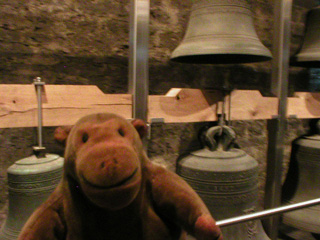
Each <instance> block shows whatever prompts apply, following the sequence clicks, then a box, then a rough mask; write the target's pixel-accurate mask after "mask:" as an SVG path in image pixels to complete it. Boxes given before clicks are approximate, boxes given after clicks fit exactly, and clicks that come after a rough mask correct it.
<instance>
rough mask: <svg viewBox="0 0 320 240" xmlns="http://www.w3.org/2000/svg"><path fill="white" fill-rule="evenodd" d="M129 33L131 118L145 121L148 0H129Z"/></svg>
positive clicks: (147, 92) (147, 86) (146, 109)
mask: <svg viewBox="0 0 320 240" xmlns="http://www.w3.org/2000/svg"><path fill="white" fill-rule="evenodd" d="M130 4H131V10H130V33H129V48H130V56H129V93H130V94H132V118H140V119H142V120H144V121H147V117H148V95H149V72H148V68H149V66H148V59H149V51H148V49H149V18H150V1H149V0H131V1H130Z"/></svg>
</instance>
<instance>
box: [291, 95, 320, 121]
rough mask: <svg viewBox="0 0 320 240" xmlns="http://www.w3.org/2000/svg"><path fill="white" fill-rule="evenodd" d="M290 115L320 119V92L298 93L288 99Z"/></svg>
mask: <svg viewBox="0 0 320 240" xmlns="http://www.w3.org/2000/svg"><path fill="white" fill-rule="evenodd" d="M288 115H292V116H295V117H297V118H320V92H296V93H295V94H294V97H290V98H289V99H288Z"/></svg>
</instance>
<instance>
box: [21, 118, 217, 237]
mask: <svg viewBox="0 0 320 240" xmlns="http://www.w3.org/2000/svg"><path fill="white" fill-rule="evenodd" d="M70 130H71V131H70ZM145 132H146V125H145V123H144V122H143V121H141V120H133V121H132V122H131V123H130V122H128V121H127V120H125V119H124V118H122V117H120V116H117V115H114V114H102V113H101V114H92V115H89V116H86V117H83V118H82V119H80V120H79V121H78V122H77V123H76V125H75V126H73V127H72V128H71V127H70V128H59V129H57V132H56V138H57V139H59V140H60V141H64V140H65V138H66V137H68V138H67V141H66V149H65V164H64V174H63V178H62V180H61V182H60V184H59V185H58V187H57V188H56V189H55V191H54V192H53V193H52V194H51V195H50V197H49V198H48V199H47V201H45V202H44V203H43V204H42V205H41V206H40V207H39V208H38V209H37V210H36V211H35V212H34V213H33V214H32V215H31V217H30V218H29V220H28V221H27V223H26V224H25V226H24V227H23V229H22V231H21V234H20V235H19V238H18V239H19V240H171V239H172V240H173V239H175V240H177V239H184V237H185V232H189V233H190V234H191V235H193V236H195V237H196V238H197V239H201V240H216V239H217V240H218V239H219V240H222V236H221V232H220V229H219V227H218V226H217V225H216V224H215V221H214V219H213V218H212V217H211V215H210V213H209V211H208V209H207V208H206V206H205V204H204V203H203V202H202V201H201V199H200V198H199V197H198V195H197V194H196V193H195V192H194V191H193V190H192V189H191V187H190V186H189V185H188V184H187V183H186V182H185V181H183V180H182V179H181V178H180V177H179V176H178V175H176V174H175V173H173V172H170V171H168V170H166V169H165V168H163V167H161V166H159V165H155V164H153V163H152V162H151V161H150V160H149V159H148V158H147V156H146V153H145V152H144V150H143V146H142V143H141V139H140V138H141V137H142V136H143V135H144V134H145Z"/></svg>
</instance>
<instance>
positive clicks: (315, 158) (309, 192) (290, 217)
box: [283, 121, 320, 234]
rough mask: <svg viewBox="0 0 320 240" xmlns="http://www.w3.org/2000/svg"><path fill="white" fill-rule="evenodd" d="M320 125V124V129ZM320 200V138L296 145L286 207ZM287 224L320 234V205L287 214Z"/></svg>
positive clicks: (286, 188) (305, 139)
mask: <svg viewBox="0 0 320 240" xmlns="http://www.w3.org/2000/svg"><path fill="white" fill-rule="evenodd" d="M319 123H320V121H319V122H318V125H319ZM319 197H320V134H319V133H318V134H315V135H312V136H304V137H301V138H298V139H296V140H295V141H293V143H292V153H291V159H290V166H289V172H288V175H287V178H286V181H285V183H284V186H283V201H284V203H285V204H292V203H299V202H302V201H306V200H311V199H315V198H319ZM283 223H284V224H286V225H289V226H291V227H294V228H297V229H300V230H303V231H306V232H311V233H317V234H319V233H320V205H316V206H313V207H310V208H304V209H301V210H297V211H292V212H288V213H285V214H283Z"/></svg>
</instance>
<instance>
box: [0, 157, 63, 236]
mask: <svg viewBox="0 0 320 240" xmlns="http://www.w3.org/2000/svg"><path fill="white" fill-rule="evenodd" d="M63 161H64V159H63V158H61V157H59V156H58V155H55V154H46V156H45V157H42V158H37V157H36V156H35V155H32V156H30V157H27V158H24V159H21V160H19V161H17V162H15V163H14V164H13V165H12V166H10V167H9V168H8V186H9V212H8V217H7V219H6V221H5V223H4V225H3V227H2V228H1V231H0V240H13V239H17V238H18V235H19V233H20V231H21V229H22V227H23V225H24V224H25V222H26V221H27V219H28V218H29V217H30V215H31V214H32V212H33V211H34V210H35V209H36V208H37V207H38V206H39V205H40V204H41V203H42V202H44V201H45V200H46V199H47V198H48V196H49V195H50V194H51V193H52V191H53V190H54V189H55V187H56V186H57V184H58V183H59V181H60V179H61V177H62V168H63Z"/></svg>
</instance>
